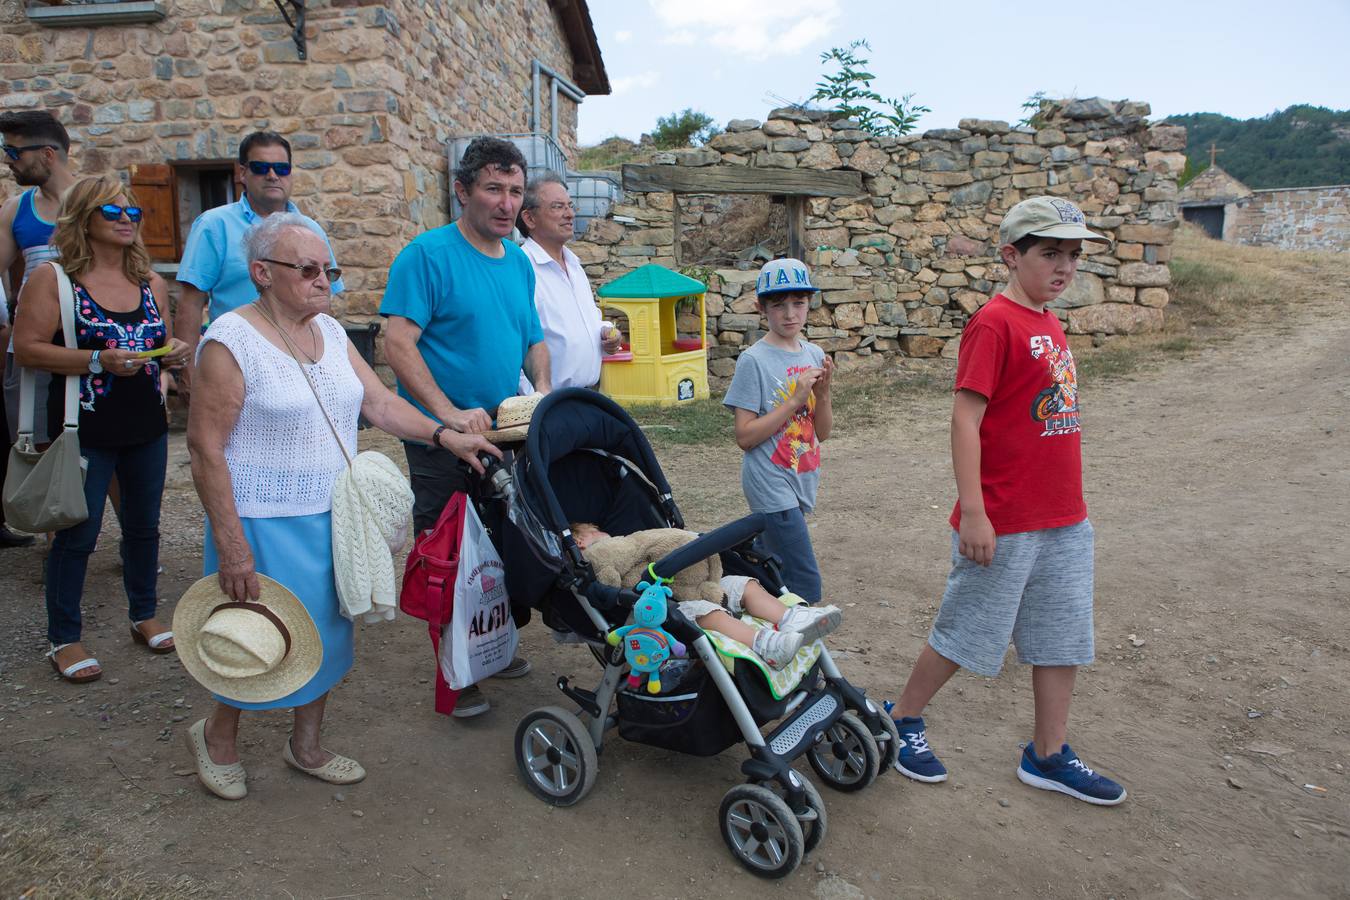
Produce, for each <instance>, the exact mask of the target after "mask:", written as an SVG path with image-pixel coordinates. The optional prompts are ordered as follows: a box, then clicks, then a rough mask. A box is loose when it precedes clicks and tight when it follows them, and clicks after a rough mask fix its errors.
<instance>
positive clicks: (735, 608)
mask: <svg viewBox="0 0 1350 900" xmlns="http://www.w3.org/2000/svg"><path fill="white" fill-rule="evenodd" d="M754 580H755V579H753V578H749V577H747V576H745V575H723V576H722V580H721V581H719V582H718V584H720V585H721V586H722V593H724V594H725V595H726V600H725V602H723V603H722V605H720V606H719V605H717V604H715V603H709V602H708V601H707V600H681V601H680V612H682V613H684V615H685V617H686V618H688V619H689V620H691V621H693V620H695V619H698V618H700V617H702V616H706V615H707V614H708V613H712V612H717V611H718V610H722V611H723V612H727V613H730V614H731V617H732V618H733V619H739V618H740V617H741V613H742V612H744V611H745V610H744V606H743V605H742V603H741V598H742V597H744V596H745V586H746V585H747V584H749V583H750V582H752V581H754Z"/></svg>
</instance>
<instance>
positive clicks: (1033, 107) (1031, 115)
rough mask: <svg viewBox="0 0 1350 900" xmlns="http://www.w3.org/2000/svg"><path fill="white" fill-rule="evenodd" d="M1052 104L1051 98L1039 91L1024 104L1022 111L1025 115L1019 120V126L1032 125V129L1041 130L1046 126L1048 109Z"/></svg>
mask: <svg viewBox="0 0 1350 900" xmlns="http://www.w3.org/2000/svg"><path fill="white" fill-rule="evenodd" d="M1049 103H1050V98H1049V97H1047V96H1046V95H1045V91H1037V92H1036V93H1034V94H1032V95H1031V96H1030V97H1028V98H1027V99H1026V100H1025V101H1023V103H1022V109H1023V111H1024V112H1025V115H1023V116H1022V118H1021V119H1018V121H1017V124H1018V125H1030V126H1031V127H1032V128H1040V127H1041V126H1042V125H1044V124H1045V113H1046V107H1047V106H1048V105H1049Z"/></svg>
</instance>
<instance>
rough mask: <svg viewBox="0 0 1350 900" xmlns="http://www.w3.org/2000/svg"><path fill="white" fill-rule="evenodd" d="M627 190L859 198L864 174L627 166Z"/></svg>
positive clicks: (791, 170) (720, 167)
mask: <svg viewBox="0 0 1350 900" xmlns="http://www.w3.org/2000/svg"><path fill="white" fill-rule="evenodd" d="M623 188H624V190H626V191H673V192H675V193H677V194H783V195H787V196H797V197H858V196H861V195H862V194H864V193H866V191H864V190H863V183H862V173H861V172H840V171H823V170H821V169H759V168H754V167H752V166H644V165H636V164H632V163H630V164H628V165H625V166H624V167H623Z"/></svg>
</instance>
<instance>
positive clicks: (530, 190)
mask: <svg viewBox="0 0 1350 900" xmlns="http://www.w3.org/2000/svg"><path fill="white" fill-rule="evenodd" d="M575 218H576V206H575V205H573V203H572V198H571V197H570V196H568V193H567V185H566V183H564V182H563V180H562V178H560V177H559V176H558V175H556V174H555V173H553V172H541V173H540V174H538V175H536V176H535V177H534V178H533V179H532V180H531V181H530V183H529V185H528V186H527V187H526V188H525V199H524V202H523V203H522V205H521V208H520V222H519V223H518V225H519V226H520V231H521V233H522V234H525V235H526V236H527V237H526V240H525V243H524V244H523V245H521V249H522V250H524V251H525V255H526V256H528V257H529V258H530V262H532V263H533V264H534V275H535V282H534V305H535V308H536V309H538V311H539V323H540V324H541V325H542V326H543V328H544V340H545V342H546V343H547V344H548V356H549V361H550V364H551V365H550V369H551V372H552V376H553V378H552V380H553V387H554V389H557V388H565V387H584V388H588V387H594V386H595V384H596V383H597V382H598V381H599V380H600V354H601V352H604V353H614V352H616V351H617V350H618V349H619V340H620V337H621V335H620V334H619V331H618V330H617V329H614V328H613V327H612V326H610V327H609V328H608V329H605V326H604V323H603V322H601V317H600V308H599V307H597V306H596V305H595V296H594V295H593V294H592V293H591V284H590V282H589V281H587V280H586V272H585V270H583V269H582V268H581V260H579V259H577V255H576V254H575V253H573V252H572V251H571V250H569V249H567V242H568V241H570V240H571V239H572V226H573V223H574V220H575ZM602 329H605V330H607V331H608V333H607V334H603V335H602V334H601V331H602Z"/></svg>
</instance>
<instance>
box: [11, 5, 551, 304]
mask: <svg viewBox="0 0 1350 900" xmlns="http://www.w3.org/2000/svg"><path fill="white" fill-rule="evenodd" d="M24 5H25V4H24V3H22V2H20V0H0V89H2V90H0V109H38V108H41V109H48V110H50V111H52V112H53V113H54V114H56V116H57V117H58V118H59V119H60V120H61V121H62V122H63V123H64V124H65V125H66V127H67V128H68V129H69V130H70V133H71V138H72V140H73V141H74V142H75V146H74V148H73V150H72V159H73V162H74V165H75V168H76V170H77V171H78V172H79V173H81V174H88V173H97V172H105V171H116V172H122V173H125V172H127V171H128V170H129V168H130V167H131V166H132V165H133V164H148V163H166V162H167V163H180V162H187V161H203V160H216V161H220V160H226V161H227V160H231V159H233V158H234V157H235V155H236V152H237V149H238V145H239V141H240V139H241V138H242V137H243V136H244V135H245V134H247V133H248V132H250V131H255V130H258V129H269V130H273V131H277V132H280V133H281V134H283V135H285V136H286V137H287V138H288V139H289V140H290V141H291V144H292V147H293V149H294V161H295V165H296V173H295V176H294V199H295V201H296V203H297V204H298V205H299V206H300V207H301V208H302V209H303V210H304V211H305V212H306V213H308V214H309V215H311V216H313V217H314V218H315V219H316V220H318V221H319V222H320V223H322V224H323V225H324V227H325V228H326V229H327V230H328V233H329V235H330V237H331V238H332V241H333V245H334V250H335V252H336V254H337V258H338V260H339V262H340V263H341V265H342V266H343V268H344V270H345V271H346V273H347V275H346V276H345V277H346V283H347V287H348V290H347V291H346V292H344V293H343V294H342V295H340V298H339V302H338V304H337V307H338V308H337V310H336V311H337V312H338V314H339V315H344V316H345V317H346V318H348V319H349V320H357V321H360V320H362V319H364V318H368V317H371V316H373V315H374V314H375V311H376V309H377V307H378V304H379V300H380V296H381V293H382V291H383V288H384V284H385V278H386V274H387V270H388V268H389V265H390V263H391V262H392V261H393V258H394V256H395V254H397V252H398V250H399V249H400V248H402V247H403V245H404V244H406V243H407V242H408V241H409V240H410V239H412V238H413V237H414V236H415V235H417V234H420V233H421V232H422V231H425V230H426V229H428V228H431V227H434V226H437V225H441V224H444V223H445V222H446V221H448V216H449V213H448V197H449V181H448V177H447V168H448V166H447V161H446V149H445V145H446V140H447V139H448V138H450V137H452V136H456V135H465V134H473V133H483V132H524V131H527V130H528V128H529V116H530V105H531V104H530V80H531V79H530V60H531V59H532V58H538V59H539V60H540V61H542V62H543V63H545V64H546V65H548V66H550V67H552V68H553V69H555V70H556V71H559V72H563V73H567V72H570V71H571V55H570V50H569V49H568V44H567V41H566V40H565V38H564V36H563V34H562V31H561V29H560V27H559V24H558V21H557V18H556V14H555V13H554V12H553V10H552V7H551V5H550V3H549V0H481V2H473V3H463V2H449V0H387V2H383V3H379V4H372V3H370V2H368V0H309V3H308V4H307V6H308V21H307V28H306V33H307V36H308V59H306V60H301V59H299V57H298V55H297V52H296V48H295V45H294V43H293V42H292V40H291V38H290V29H289V27H288V26H287V25H286V24H285V22H284V21H283V20H282V18H281V16H280V15H279V14H278V12H277V8H276V6H275V5H274V4H273V3H272V2H271V0H173V2H172V3H169V4H167V6H168V8H169V15H168V16H167V18H165V19H164V20H162V21H160V22H156V23H153V24H148V25H146V24H138V25H120V26H101V27H98V28H79V27H76V28H46V27H40V26H37V25H34V24H33V23H31V22H30V21H29V20H28V18H27V16H26V14H25V12H24ZM541 93H542V94H543V98H542V103H541V113H542V121H543V122H544V123H545V125H544V128H547V124H546V123H548V121H549V118H550V110H549V106H548V100H549V96H548V90H547V82H546V81H545V82H544V84H543V89H542V91H541ZM559 113H560V115H559V120H560V121H559V128H560V131H561V136H562V144H563V147H564V150H565V151H566V152H567V153H568V154H572V153H574V151H575V141H576V105H575V104H574V103H573V102H572V101H570V100H567V99H565V98H562V99H560V110H559ZM189 225H190V222H187V221H183V222H182V223H181V229H180V230H181V233H182V235H183V236H184V237H186V234H187V229H188V226H189Z"/></svg>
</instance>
